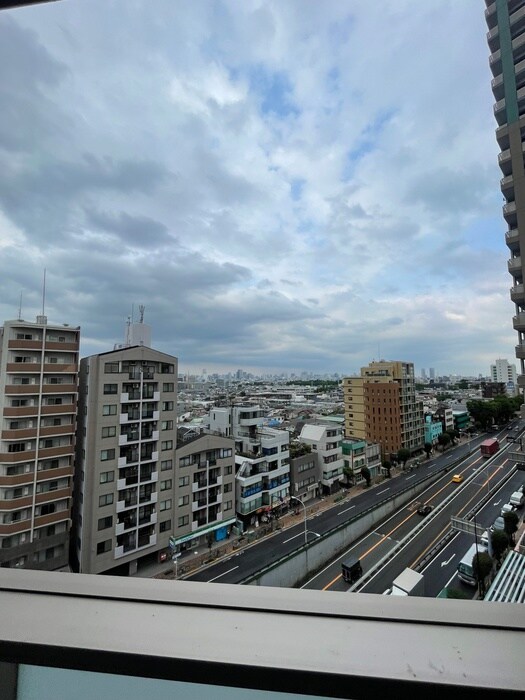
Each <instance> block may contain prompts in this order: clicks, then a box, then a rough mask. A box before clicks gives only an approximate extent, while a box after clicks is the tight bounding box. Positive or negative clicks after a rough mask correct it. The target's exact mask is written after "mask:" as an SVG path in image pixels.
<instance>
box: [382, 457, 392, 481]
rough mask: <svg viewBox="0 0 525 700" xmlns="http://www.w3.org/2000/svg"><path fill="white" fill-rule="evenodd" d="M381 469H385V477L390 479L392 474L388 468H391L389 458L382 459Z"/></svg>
mask: <svg viewBox="0 0 525 700" xmlns="http://www.w3.org/2000/svg"><path fill="white" fill-rule="evenodd" d="M383 469H386V475H387V478H388V479H390V477H391V476H392V474H391V473H390V470H391V469H392V463H391V462H390V460H388V459H385V460H384V461H383Z"/></svg>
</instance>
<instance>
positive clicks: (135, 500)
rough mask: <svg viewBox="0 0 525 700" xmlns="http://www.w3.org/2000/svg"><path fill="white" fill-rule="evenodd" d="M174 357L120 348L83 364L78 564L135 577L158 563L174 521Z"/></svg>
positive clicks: (77, 499)
mask: <svg viewBox="0 0 525 700" xmlns="http://www.w3.org/2000/svg"><path fill="white" fill-rule="evenodd" d="M176 406H177V358H176V357H172V356H171V355H166V354H164V353H162V352H158V351H157V350H153V349H151V348H148V347H145V346H135V347H125V348H122V349H118V350H113V351H111V352H105V353H102V354H99V355H91V356H90V357H86V358H83V359H82V361H81V363H80V382H79V402H78V431H77V453H76V472H75V504H76V508H75V515H74V521H75V535H76V539H75V543H74V544H75V547H74V550H75V559H76V567H77V568H78V570H79V571H80V572H82V573H93V574H97V573H102V572H112V573H118V572H121V573H134V572H135V571H136V570H137V568H138V567H139V566H140V565H141V564H142V563H144V564H148V563H153V562H156V561H158V560H160V559H163V558H164V556H165V555H166V553H167V552H168V548H169V538H170V535H171V534H172V531H173V524H174V518H175V491H174V484H175V447H176V440H177V415H176Z"/></svg>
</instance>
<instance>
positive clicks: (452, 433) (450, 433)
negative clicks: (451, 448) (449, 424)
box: [445, 428, 456, 445]
mask: <svg viewBox="0 0 525 700" xmlns="http://www.w3.org/2000/svg"><path fill="white" fill-rule="evenodd" d="M445 434H446V435H448V436H449V438H450V442H451V443H452V444H453V445H455V444H456V431H455V430H454V428H451V429H450V430H446V431H445Z"/></svg>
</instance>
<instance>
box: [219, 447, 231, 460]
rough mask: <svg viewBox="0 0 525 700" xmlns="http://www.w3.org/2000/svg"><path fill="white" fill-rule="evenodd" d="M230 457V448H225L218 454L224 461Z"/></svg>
mask: <svg viewBox="0 0 525 700" xmlns="http://www.w3.org/2000/svg"><path fill="white" fill-rule="evenodd" d="M231 456H232V448H231V447H225V448H223V449H222V450H221V452H220V457H221V459H225V458H226V457H231Z"/></svg>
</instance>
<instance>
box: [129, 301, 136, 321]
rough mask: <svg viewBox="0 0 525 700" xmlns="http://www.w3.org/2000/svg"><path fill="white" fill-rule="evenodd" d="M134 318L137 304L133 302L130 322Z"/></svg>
mask: <svg viewBox="0 0 525 700" xmlns="http://www.w3.org/2000/svg"><path fill="white" fill-rule="evenodd" d="M134 320H135V304H132V305H131V319H130V323H133V322H134Z"/></svg>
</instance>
